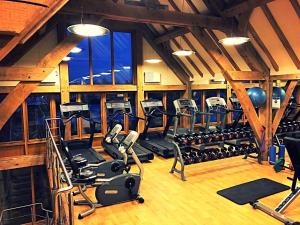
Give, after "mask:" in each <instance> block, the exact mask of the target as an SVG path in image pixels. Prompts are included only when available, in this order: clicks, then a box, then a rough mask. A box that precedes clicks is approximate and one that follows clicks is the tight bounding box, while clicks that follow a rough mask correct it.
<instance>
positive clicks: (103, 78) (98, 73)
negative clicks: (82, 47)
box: [91, 35, 112, 84]
mask: <svg viewBox="0 0 300 225" xmlns="http://www.w3.org/2000/svg"><path fill="white" fill-rule="evenodd" d="M91 40H92V64H93V80H94V84H112V74H111V69H112V68H111V45H110V35H105V36H99V37H93V38H91Z"/></svg>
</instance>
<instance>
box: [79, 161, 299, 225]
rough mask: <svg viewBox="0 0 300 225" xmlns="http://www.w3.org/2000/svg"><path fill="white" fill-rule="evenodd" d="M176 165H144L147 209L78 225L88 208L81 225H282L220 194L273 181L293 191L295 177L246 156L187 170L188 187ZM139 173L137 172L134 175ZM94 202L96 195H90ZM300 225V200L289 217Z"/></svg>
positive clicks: (124, 210) (103, 212) (130, 207)
mask: <svg viewBox="0 0 300 225" xmlns="http://www.w3.org/2000/svg"><path fill="white" fill-rule="evenodd" d="M172 162H173V159H167V160H166V159H163V158H159V157H155V160H153V161H152V162H150V163H144V169H145V175H144V179H143V182H142V187H141V195H142V196H143V197H144V198H145V203H144V204H138V203H137V202H128V203H123V204H119V205H114V206H110V207H104V208H99V209H97V211H96V212H95V213H94V214H92V215H90V216H88V217H86V218H84V219H83V220H78V219H77V215H78V212H79V211H81V210H82V209H85V207H84V206H75V217H76V218H75V225H100V224H101V225H102V224H103V225H152V224H153V225H154V224H159V225H166V224H170V225H194V224H197V225H198V224H200V225H206V224H210V225H219V224H222V225H231V224H232V225H235V224H240V225H247V224H249V225H250V224H251V225H254V224H255V225H273V224H274V225H276V224H282V223H280V222H279V221H277V220H275V219H274V218H272V217H270V216H268V215H265V214H264V213H263V212H261V211H258V210H254V209H252V207H251V206H250V205H243V206H240V205H237V204H235V203H233V202H231V201H229V200H227V199H225V198H223V197H221V196H219V195H218V194H217V193H216V192H217V191H218V190H221V189H224V188H227V187H231V186H234V185H237V184H240V183H244V182H248V181H252V180H255V179H259V178H263V177H265V178H270V179H273V180H275V181H278V182H281V183H284V184H287V185H289V186H290V184H291V181H290V180H288V179H287V176H292V173H291V172H288V171H283V172H280V173H275V172H274V170H273V168H272V167H271V166H269V165H259V164H257V162H256V161H254V160H253V159H249V160H244V159H242V157H241V156H238V157H234V158H229V159H223V160H216V161H211V162H205V163H200V164H195V165H190V166H187V167H186V176H187V181H185V182H184V181H181V180H180V178H179V176H178V175H173V174H170V173H169V170H170V168H171V165H172ZM135 169H136V168H134V167H133V171H134V170H135ZM287 193H289V191H286V192H282V193H279V194H276V195H273V196H269V197H267V198H265V199H263V200H261V202H264V203H266V204H267V205H269V206H271V207H275V206H276V204H277V203H279V201H280V200H281V199H282V198H283V197H284V196H285V195H286V194H287ZM89 195H91V196H93V191H92V190H90V191H89ZM285 214H286V215H287V216H289V217H291V218H293V219H294V220H300V198H299V199H297V200H296V201H295V203H293V205H291V206H290V207H289V208H288V209H287V211H286V213H285Z"/></svg>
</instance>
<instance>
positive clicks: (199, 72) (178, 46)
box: [171, 39, 203, 78]
mask: <svg viewBox="0 0 300 225" xmlns="http://www.w3.org/2000/svg"><path fill="white" fill-rule="evenodd" d="M171 42H173V43H174V45H175V46H176V48H178V49H183V47H182V46H181V45H180V44H179V43H178V41H176V40H175V39H173V40H171ZM185 58H186V59H187V61H188V62H189V63H190V64H191V65H192V67H193V68H194V70H196V72H197V73H198V75H199V76H200V77H203V73H202V72H201V70H200V69H199V68H198V66H196V64H195V63H194V61H193V60H192V59H191V57H189V56H187V57H185ZM191 75H192V78H194V75H193V73H191Z"/></svg>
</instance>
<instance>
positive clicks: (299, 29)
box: [268, 0, 300, 59]
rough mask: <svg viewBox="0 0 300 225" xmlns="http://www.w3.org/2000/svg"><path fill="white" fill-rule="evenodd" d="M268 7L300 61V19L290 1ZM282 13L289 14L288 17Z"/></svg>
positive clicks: (279, 1)
mask: <svg viewBox="0 0 300 225" xmlns="http://www.w3.org/2000/svg"><path fill="white" fill-rule="evenodd" d="M268 6H269V9H270V10H271V11H272V14H273V16H274V18H275V20H276V22H277V23H278V25H279V26H280V28H281V30H282V31H283V32H284V34H285V37H286V38H287V40H288V42H289V43H290V45H291V47H292V49H293V50H294V52H295V54H296V55H297V57H298V59H300V19H299V17H298V15H297V14H296V12H295V10H294V9H293V6H292V5H291V3H290V1H286V0H277V1H275V2H274V3H272V4H268ZM282 12H289V13H288V16H287V13H282Z"/></svg>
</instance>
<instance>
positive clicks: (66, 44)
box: [0, 35, 83, 130]
mask: <svg viewBox="0 0 300 225" xmlns="http://www.w3.org/2000/svg"><path fill="white" fill-rule="evenodd" d="M82 39H83V37H80V36H78V35H70V36H67V37H66V38H65V39H64V40H63V41H62V42H60V43H59V44H58V45H57V46H56V47H55V48H54V49H53V50H52V51H51V52H50V53H48V54H47V55H46V56H45V57H44V58H43V59H42V60H41V61H40V62H39V63H38V64H37V67H45V68H49V67H55V66H57V65H58V64H59V63H60V62H61V60H62V59H63V57H65V56H66V55H67V54H68V53H69V52H70V51H71V49H72V48H74V47H75V46H76V45H77V44H78V43H79V42H80V41H81V40H82ZM48 75H49V74H46V73H44V76H45V77H44V79H45V78H46V77H47V76H48ZM11 76H13V74H11ZM44 79H42V80H44ZM39 84H40V82H37V81H34V82H19V83H18V84H17V86H16V87H15V88H14V89H13V90H12V91H11V92H9V94H8V95H7V96H6V97H5V98H4V100H3V101H2V102H1V103H0V130H1V129H2V128H3V126H4V125H5V123H6V122H7V121H8V120H9V118H10V117H11V115H12V114H13V113H14V112H15V111H16V110H17V108H18V107H19V106H20V105H21V104H22V103H23V102H24V101H25V100H26V98H27V97H28V96H29V95H30V94H31V93H32V92H33V91H34V89H36V88H37V86H38V85H39Z"/></svg>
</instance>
